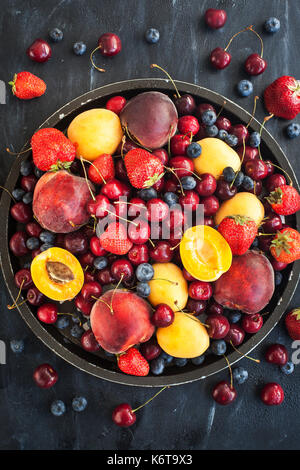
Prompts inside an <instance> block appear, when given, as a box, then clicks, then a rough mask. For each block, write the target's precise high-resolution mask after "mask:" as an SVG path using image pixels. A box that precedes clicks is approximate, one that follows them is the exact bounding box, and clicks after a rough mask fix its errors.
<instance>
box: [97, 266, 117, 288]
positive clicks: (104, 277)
mask: <svg viewBox="0 0 300 470" xmlns="http://www.w3.org/2000/svg"><path fill="white" fill-rule="evenodd" d="M97 279H98V281H99V282H100V284H101V285H102V286H106V285H107V284H112V283H113V282H114V278H113V277H112V275H111V273H110V269H109V268H105V269H101V271H98V272H97Z"/></svg>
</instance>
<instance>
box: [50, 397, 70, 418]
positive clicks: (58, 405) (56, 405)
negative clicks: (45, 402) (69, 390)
mask: <svg viewBox="0 0 300 470" xmlns="http://www.w3.org/2000/svg"><path fill="white" fill-rule="evenodd" d="M50 409H51V413H52V414H53V415H54V416H62V415H63V414H64V413H65V412H66V405H65V404H64V402H63V401H62V400H55V401H54V402H52V403H51V408H50Z"/></svg>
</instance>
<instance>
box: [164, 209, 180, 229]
mask: <svg viewBox="0 0 300 470" xmlns="http://www.w3.org/2000/svg"><path fill="white" fill-rule="evenodd" d="M184 222H185V217H184V214H183V212H182V210H181V209H180V208H179V207H174V208H173V207H171V209H170V217H169V218H168V219H166V220H165V221H164V224H165V226H166V227H168V228H169V229H170V230H173V229H175V228H176V229H181V227H182V225H183V224H184Z"/></svg>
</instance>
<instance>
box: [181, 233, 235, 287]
mask: <svg viewBox="0 0 300 470" xmlns="http://www.w3.org/2000/svg"><path fill="white" fill-rule="evenodd" d="M180 256H181V260H182V263H183V266H184V267H185V269H186V270H187V271H188V272H189V273H190V274H191V275H192V276H194V277H195V278H196V279H199V280H200V281H207V282H209V281H215V280H216V279H219V277H220V276H221V275H222V274H223V273H225V272H226V271H228V269H229V268H230V266H231V263H232V252H231V249H230V246H229V245H228V243H227V241H226V240H225V238H224V237H223V236H222V235H221V234H220V233H219V232H218V231H217V230H215V229H213V228H212V227H209V226H208V225H196V226H194V227H190V228H189V229H187V230H186V231H185V232H184V235H183V237H182V240H181V242H180Z"/></svg>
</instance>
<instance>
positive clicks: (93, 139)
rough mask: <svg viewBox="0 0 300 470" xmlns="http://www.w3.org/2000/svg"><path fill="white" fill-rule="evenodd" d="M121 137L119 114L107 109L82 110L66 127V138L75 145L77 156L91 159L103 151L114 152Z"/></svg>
mask: <svg viewBox="0 0 300 470" xmlns="http://www.w3.org/2000/svg"><path fill="white" fill-rule="evenodd" d="M122 137H123V131H122V127H121V123H120V119H119V116H117V115H116V114H115V113H113V112H112V111H110V110H108V109H102V108H95V109H89V110H88V111H84V112H83V113H81V114H78V116H76V117H75V118H74V119H73V121H72V122H71V124H70V125H69V127H68V138H69V139H70V140H71V141H72V142H73V143H74V144H75V145H76V155H77V157H80V156H82V157H83V158H84V159H86V160H91V161H92V160H95V158H97V157H99V155H101V154H103V153H109V154H110V155H112V154H114V153H115V151H116V150H117V147H118V145H119V143H120V142H121V140H122Z"/></svg>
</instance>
